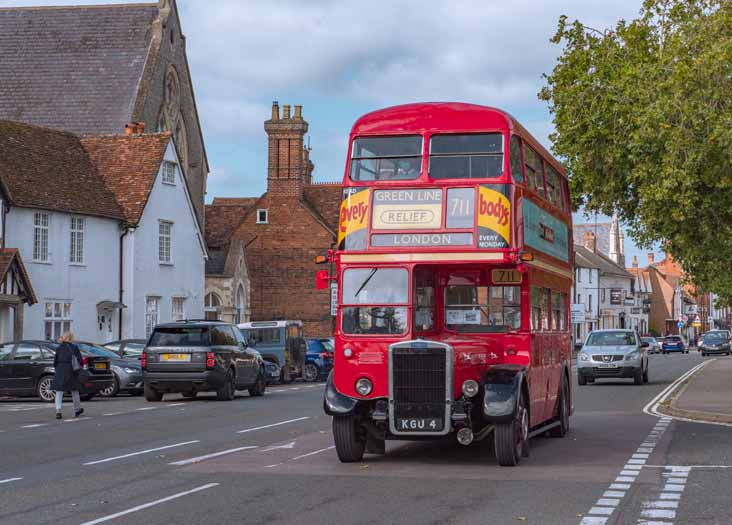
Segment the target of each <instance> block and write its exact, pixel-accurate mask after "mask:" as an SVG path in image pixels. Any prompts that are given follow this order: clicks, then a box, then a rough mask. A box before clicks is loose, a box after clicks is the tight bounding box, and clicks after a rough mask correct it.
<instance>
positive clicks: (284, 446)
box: [262, 441, 295, 452]
mask: <svg viewBox="0 0 732 525" xmlns="http://www.w3.org/2000/svg"><path fill="white" fill-rule="evenodd" d="M294 447H295V442H294V441H291V442H289V443H287V444H285V445H272V446H269V447H267V448H265V449H262V452H269V451H271V450H279V449H286V448H294Z"/></svg>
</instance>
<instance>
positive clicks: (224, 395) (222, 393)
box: [216, 369, 236, 401]
mask: <svg viewBox="0 0 732 525" xmlns="http://www.w3.org/2000/svg"><path fill="white" fill-rule="evenodd" d="M235 396H236V385H235V384H234V372H232V371H231V369H229V371H228V372H226V379H224V384H223V385H222V386H221V388H219V389H218V390H216V399H218V400H219V401H231V400H233V399H234V397H235Z"/></svg>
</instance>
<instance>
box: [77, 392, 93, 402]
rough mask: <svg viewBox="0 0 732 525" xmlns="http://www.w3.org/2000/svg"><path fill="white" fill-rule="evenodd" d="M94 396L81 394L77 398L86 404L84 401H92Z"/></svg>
mask: <svg viewBox="0 0 732 525" xmlns="http://www.w3.org/2000/svg"><path fill="white" fill-rule="evenodd" d="M94 396H95V394H81V395H80V396H79V399H81V400H82V401H84V402H86V401H91V400H92V399H94Z"/></svg>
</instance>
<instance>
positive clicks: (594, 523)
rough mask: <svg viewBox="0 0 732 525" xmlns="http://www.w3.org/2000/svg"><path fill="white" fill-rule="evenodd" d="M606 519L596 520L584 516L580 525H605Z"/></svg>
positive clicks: (592, 517)
mask: <svg viewBox="0 0 732 525" xmlns="http://www.w3.org/2000/svg"><path fill="white" fill-rule="evenodd" d="M605 523H607V518H598V517H596V516H586V517H584V518H582V521H581V522H580V525H605Z"/></svg>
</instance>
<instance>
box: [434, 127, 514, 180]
mask: <svg viewBox="0 0 732 525" xmlns="http://www.w3.org/2000/svg"><path fill="white" fill-rule="evenodd" d="M502 172H503V136H502V135H501V134H500V133H483V134H476V133H474V134H470V135H435V136H433V137H432V139H431V141H430V177H432V178H433V179H494V178H496V177H500V175H501V173H502Z"/></svg>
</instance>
